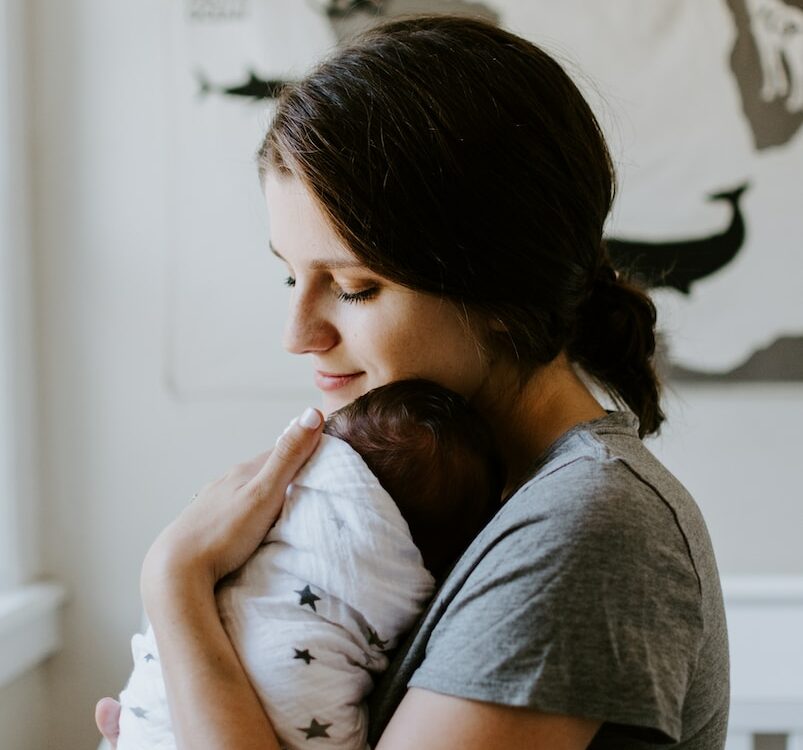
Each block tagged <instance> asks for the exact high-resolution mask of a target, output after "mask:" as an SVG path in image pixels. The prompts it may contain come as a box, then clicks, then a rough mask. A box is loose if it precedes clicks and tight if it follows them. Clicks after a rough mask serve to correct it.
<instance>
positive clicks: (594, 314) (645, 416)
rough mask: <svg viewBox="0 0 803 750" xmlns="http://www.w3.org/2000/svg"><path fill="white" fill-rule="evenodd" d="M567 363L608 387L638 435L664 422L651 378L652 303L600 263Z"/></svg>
mask: <svg viewBox="0 0 803 750" xmlns="http://www.w3.org/2000/svg"><path fill="white" fill-rule="evenodd" d="M578 316H579V317H578V321H577V327H576V330H575V335H574V340H573V341H572V344H571V346H570V348H569V353H570V355H571V356H572V358H573V359H574V360H575V361H576V362H577V363H578V364H579V365H580V366H581V367H582V368H583V369H584V370H585V371H586V372H588V374H589V375H591V376H592V377H594V378H595V379H596V380H597V381H598V382H600V383H601V384H606V383H607V384H612V385H614V386H615V390H616V392H617V393H618V394H619V395H621V397H622V400H623V401H624V403H625V404H627V406H628V407H629V408H630V409H631V410H632V411H633V412H635V413H636V414H637V415H639V422H640V425H639V433H640V434H641V435H642V436H643V435H645V434H649V433H652V432H656V431H657V430H658V427H659V426H660V424H661V422H662V421H663V419H664V415H663V412H662V411H661V408H660V406H659V386H658V381H657V379H656V376H655V368H654V365H653V355H654V354H655V320H656V311H655V305H654V304H653V302H652V300H651V299H650V298H649V297H648V296H647V295H646V294H645V293H644V292H643V291H642V290H641V289H639V288H638V287H636V286H635V285H634V284H633V283H631V282H630V281H629V280H627V279H626V278H624V277H622V276H621V275H620V274H619V273H617V272H616V270H614V268H613V266H611V265H610V263H609V262H607V260H606V261H604V262H603V263H602V264H601V265H600V266H599V267H598V269H597V272H596V274H595V275H594V277H593V279H592V283H591V289H590V291H589V294H588V297H587V298H586V300H585V302H584V303H583V305H582V306H581V307H580V309H579V310H578Z"/></svg>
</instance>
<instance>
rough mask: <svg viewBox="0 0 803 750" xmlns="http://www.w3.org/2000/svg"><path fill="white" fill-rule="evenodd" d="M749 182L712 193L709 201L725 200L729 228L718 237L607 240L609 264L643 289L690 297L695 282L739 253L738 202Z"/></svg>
mask: <svg viewBox="0 0 803 750" xmlns="http://www.w3.org/2000/svg"><path fill="white" fill-rule="evenodd" d="M748 186H749V185H748V183H745V184H743V185H740V186H739V187H737V188H734V189H733V190H728V191H725V192H721V193H715V194H713V195H710V196H709V197H708V199H709V200H712V201H719V200H724V201H728V203H730V205H731V210H732V213H731V221H730V225H729V226H728V227H727V229H725V231H724V232H721V233H720V234H713V235H710V236H709V237H701V238H699V239H689V240H678V241H674V242H647V241H639V240H624V239H616V238H614V237H609V238H606V245H607V247H608V253H609V254H610V256H611V262H612V263H613V265H614V267H615V268H616V269H617V270H620V271H622V272H623V273H624V274H625V275H627V276H629V277H630V278H633V279H635V280H636V281H638V282H639V283H641V284H643V285H644V286H646V287H651V288H655V287H672V288H674V289H677V290H678V291H679V292H682V293H683V294H689V291H690V289H691V285H692V283H693V282H695V281H699V280H700V279H703V278H705V277H706V276H710V275H711V274H713V273H716V272H717V271H719V270H720V269H721V268H724V267H725V266H726V265H727V264H728V263H730V262H731V261H732V260H733V259H734V258H735V257H736V255H737V253H738V252H739V250H740V248H741V247H742V244H743V243H744V237H745V224H744V218H743V217H742V212H741V209H740V208H739V199H740V198H741V195H742V193H744V191H745V190H747V188H748Z"/></svg>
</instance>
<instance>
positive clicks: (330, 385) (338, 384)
mask: <svg viewBox="0 0 803 750" xmlns="http://www.w3.org/2000/svg"><path fill="white" fill-rule="evenodd" d="M360 375H363V373H361V372H352V373H347V374H345V375H338V374H335V373H331V372H321V371H320V370H316V371H315V387H316V388H319V389H320V390H322V391H336V390H337V389H338V388H343V387H345V386H347V385H348V384H349V383H351V381H352V380H356V379H357V378H358V377H360Z"/></svg>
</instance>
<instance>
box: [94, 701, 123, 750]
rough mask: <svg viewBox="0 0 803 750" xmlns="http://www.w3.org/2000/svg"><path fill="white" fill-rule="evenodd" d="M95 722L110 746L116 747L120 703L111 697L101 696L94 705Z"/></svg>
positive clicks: (118, 732) (118, 731)
mask: <svg viewBox="0 0 803 750" xmlns="http://www.w3.org/2000/svg"><path fill="white" fill-rule="evenodd" d="M95 724H97V725H98V729H99V730H100V733H101V734H102V735H103V736H104V737H105V738H106V739H107V740H108V742H109V743H110V744H111V746H112V747H117V737H118V735H119V734H120V704H119V703H118V702H117V701H116V700H114V699H113V698H102V699H101V700H99V701H98V705H97V706H95Z"/></svg>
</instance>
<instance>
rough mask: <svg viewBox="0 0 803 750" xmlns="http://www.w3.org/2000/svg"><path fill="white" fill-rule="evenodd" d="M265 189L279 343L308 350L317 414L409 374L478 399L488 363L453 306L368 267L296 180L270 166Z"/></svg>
mask: <svg viewBox="0 0 803 750" xmlns="http://www.w3.org/2000/svg"><path fill="white" fill-rule="evenodd" d="M265 194H266V199H267V204H268V211H269V213H270V227H271V248H272V250H273V252H274V253H275V254H276V255H277V256H278V257H279V259H280V261H281V262H283V263H284V265H285V266H286V272H287V280H286V283H287V285H288V286H290V287H292V289H291V292H290V309H289V311H288V316H287V322H286V325H285V328H284V337H283V344H284V347H285V348H286V349H287V351H289V352H292V353H293V354H305V355H308V360H309V362H310V365H311V367H312V370H313V377H314V381H315V385H316V386H317V387H318V388H319V389H320V390H321V392H322V394H323V410H324V412H325V413H327V414H328V413H330V412H332V411H334V410H335V409H337V408H339V407H341V406H343V405H345V404H347V403H349V402H350V401H353V400H354V399H355V398H357V397H358V396H360V395H362V394H363V393H365V392H367V391H369V390H371V389H372V388H375V387H377V386H380V385H384V384H385V383H389V382H391V381H394V380H401V379H404V378H412V377H418V378H426V379H428V380H433V381H435V382H436V383H439V384H440V385H443V386H445V387H447V388H451V389H452V390H454V391H457V392H458V393H460V394H462V395H463V396H465V397H466V398H469V399H472V398H474V397H476V396H477V395H478V393H479V392H480V390H481V389H482V388H483V385H484V384H485V383H486V381H487V379H488V376H489V371H490V368H489V364H488V362H487V359H486V358H485V356H483V355H482V354H481V351H480V347H479V346H478V344H477V340H476V339H475V337H474V336H472V335H471V334H470V333H469V332H468V331H467V329H466V325H465V324H464V322H463V320H462V319H461V317H460V314H459V313H458V310H457V308H456V307H455V306H454V305H453V304H452V303H450V302H448V301H446V300H442V299H439V298H438V297H435V296H433V295H430V294H425V293H423V292H418V291H413V290H411V289H407V288H405V287H402V286H400V285H399V284H396V283H394V282H392V281H389V280H388V279H385V278H384V277H381V276H378V275H377V274H375V273H373V272H371V271H369V270H368V269H367V268H366V267H365V266H364V265H363V264H362V263H361V262H360V261H359V260H358V259H357V257H356V256H355V255H353V254H352V253H351V251H350V250H348V248H347V247H346V246H345V245H344V244H343V243H342V242H341V240H340V239H339V238H338V236H337V235H336V233H335V231H334V230H333V229H332V228H331V227H330V226H329V224H328V222H327V220H326V218H325V216H324V214H323V212H322V210H321V209H320V208H319V206H318V204H317V203H316V201H315V200H314V198H313V197H312V195H311V194H310V193H309V192H308V191H307V190H306V188H305V187H304V185H303V184H302V183H301V181H300V180H298V179H297V178H295V177H286V176H281V175H277V174H275V173H274V172H269V173H268V176H267V178H266V184H265ZM475 322H477V321H475Z"/></svg>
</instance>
